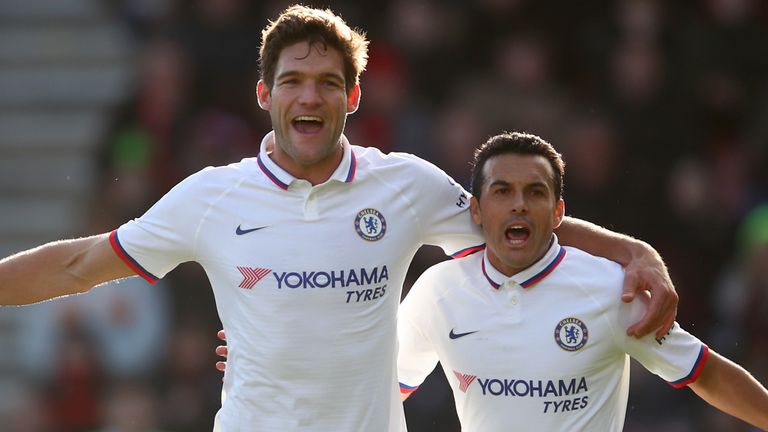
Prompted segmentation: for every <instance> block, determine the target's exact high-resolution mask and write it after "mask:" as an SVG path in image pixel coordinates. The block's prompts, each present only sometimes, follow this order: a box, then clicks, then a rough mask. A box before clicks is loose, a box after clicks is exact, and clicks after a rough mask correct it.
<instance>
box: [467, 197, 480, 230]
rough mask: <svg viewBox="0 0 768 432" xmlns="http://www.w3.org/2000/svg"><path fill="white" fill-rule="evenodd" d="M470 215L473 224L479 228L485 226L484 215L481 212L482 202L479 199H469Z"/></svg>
mask: <svg viewBox="0 0 768 432" xmlns="http://www.w3.org/2000/svg"><path fill="white" fill-rule="evenodd" d="M469 213H470V214H471V215H472V222H474V223H475V225H477V226H482V225H483V218H482V216H483V213H482V212H481V211H480V201H478V200H477V198H475V197H474V196H473V197H470V198H469Z"/></svg>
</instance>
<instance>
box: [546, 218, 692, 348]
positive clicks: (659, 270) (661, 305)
mask: <svg viewBox="0 0 768 432" xmlns="http://www.w3.org/2000/svg"><path fill="white" fill-rule="evenodd" d="M555 232H556V233H557V236H558V238H559V239H560V242H561V243H562V244H565V245H569V246H575V247H578V248H579V249H582V250H584V251H586V252H588V253H590V254H592V255H598V256H602V257H605V258H608V259H610V260H612V261H615V262H617V263H619V264H621V265H622V266H624V270H625V272H626V277H625V279H624V292H623V294H622V300H624V301H625V302H629V301H632V300H633V299H634V298H635V295H636V294H637V293H639V292H642V291H650V292H651V302H650V305H649V309H648V312H646V313H645V315H644V316H643V317H642V318H641V320H640V321H638V322H637V323H635V324H633V325H631V326H630V327H629V328H628V329H627V334H629V335H631V336H636V337H642V336H645V335H646V334H648V333H651V332H655V335H656V338H657V339H659V338H661V337H663V336H664V334H666V333H667V330H669V328H670V327H671V326H672V323H673V322H674V321H675V315H676V314H677V301H678V296H677V292H675V287H674V285H673V284H672V280H671V279H670V277H669V272H668V271H667V266H666V265H665V264H664V261H663V260H662V259H661V256H660V255H659V254H658V253H657V252H656V250H655V249H653V248H652V247H651V246H650V245H649V244H648V243H645V242H643V241H640V240H637V239H634V238H632V237H629V236H627V235H623V234H619V233H615V232H613V231H609V230H607V229H605V228H602V227H600V226H598V225H595V224H593V223H590V222H586V221H583V220H581V219H575V218H571V217H566V218H565V219H564V220H563V223H562V224H561V225H560V227H559V228H558V229H557V230H556V231H555Z"/></svg>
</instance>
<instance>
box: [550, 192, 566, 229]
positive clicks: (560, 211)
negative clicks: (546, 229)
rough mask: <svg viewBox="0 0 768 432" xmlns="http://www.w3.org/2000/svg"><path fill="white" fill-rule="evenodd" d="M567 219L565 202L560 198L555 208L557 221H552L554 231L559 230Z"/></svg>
mask: <svg viewBox="0 0 768 432" xmlns="http://www.w3.org/2000/svg"><path fill="white" fill-rule="evenodd" d="M563 218H565V201H563V199H562V198H560V199H559V200H558V201H557V206H555V219H554V220H553V221H552V229H557V227H559V226H560V224H561V223H563Z"/></svg>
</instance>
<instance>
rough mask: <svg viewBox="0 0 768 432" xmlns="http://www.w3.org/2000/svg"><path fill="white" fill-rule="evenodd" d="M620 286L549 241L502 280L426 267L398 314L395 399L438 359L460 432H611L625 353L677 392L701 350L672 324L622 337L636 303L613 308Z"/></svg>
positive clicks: (450, 266) (608, 264) (493, 274)
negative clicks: (657, 332)
mask: <svg viewBox="0 0 768 432" xmlns="http://www.w3.org/2000/svg"><path fill="white" fill-rule="evenodd" d="M623 278H624V273H623V270H622V269H621V267H620V266H619V265H618V264H616V263H614V262H612V261H609V260H606V259H603V258H599V257H595V256H592V255H589V254H587V253H585V252H583V251H581V250H579V249H575V248H571V247H561V246H560V245H559V244H558V243H557V238H556V237H555V236H553V243H552V245H551V247H550V248H549V250H548V251H547V253H546V255H545V256H544V257H543V258H542V259H541V260H539V261H538V262H536V263H535V264H534V265H533V266H531V267H529V268H528V269H526V270H525V271H522V272H520V273H518V274H516V275H514V276H512V277H507V276H504V275H503V274H502V273H500V272H499V271H497V270H496V269H495V268H494V267H493V266H491V264H490V262H489V261H488V259H487V256H486V254H485V253H477V254H474V255H471V256H469V257H466V258H462V259H458V260H453V261H448V262H444V263H440V264H438V265H436V266H434V267H432V268H430V269H429V270H427V271H426V272H425V273H424V274H423V275H422V276H421V278H419V280H418V281H417V282H416V284H415V285H414V286H413V288H412V289H411V291H410V292H409V293H408V296H407V297H406V298H405V300H404V301H403V304H402V305H401V308H400V316H399V319H398V322H399V325H398V327H399V329H398V333H399V339H400V352H399V359H398V368H399V371H398V372H399V379H400V382H401V391H402V392H404V393H408V392H411V391H414V390H415V389H416V388H418V386H419V385H420V384H421V383H422V382H423V380H424V378H425V377H426V376H427V375H428V374H429V373H430V372H431V371H432V370H433V369H434V367H435V365H436V364H437V362H438V360H439V361H440V363H441V365H442V367H443V370H444V371H445V375H446V377H447V378H448V381H449V383H450V385H451V389H452V390H453V395H454V399H455V401H456V411H457V413H458V415H459V419H460V420H461V424H462V428H463V430H465V431H469V432H493V431H508V430H535V431H580V430H583V431H621V430H622V427H623V425H624V415H625V411H626V405H627V397H628V392H629V357H630V356H631V357H632V358H635V359H637V360H638V361H639V362H640V363H641V364H642V365H643V366H644V367H645V368H646V369H648V370H649V371H651V372H653V373H655V374H656V375H659V376H660V377H662V378H663V379H665V380H667V381H668V382H670V383H671V384H672V385H674V386H675V387H682V386H684V385H687V384H689V383H691V382H693V381H694V380H695V379H696V377H697V375H698V373H699V372H700V370H701V367H702V366H703V364H704V360H705V358H706V356H707V353H708V349H707V346H706V345H704V344H703V343H702V342H701V341H699V340H698V339H696V338H695V337H693V336H692V335H690V334H688V333H686V332H685V331H684V330H682V329H681V328H680V327H679V326H678V325H677V324H676V323H675V325H674V327H673V329H672V330H671V332H670V333H669V334H668V335H667V336H666V337H665V338H664V339H663V340H661V341H660V342H657V341H656V340H655V339H654V338H653V336H652V335H649V336H646V337H644V338H642V339H636V338H634V337H629V336H627V335H626V329H627V327H629V325H631V324H633V323H634V322H636V321H638V320H639V319H640V317H641V316H642V314H643V313H644V311H645V307H646V306H645V304H644V303H643V301H639V300H636V301H634V302H632V303H629V304H627V303H623V302H622V301H621V290H622V283H623Z"/></svg>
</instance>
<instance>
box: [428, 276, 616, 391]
mask: <svg viewBox="0 0 768 432" xmlns="http://www.w3.org/2000/svg"><path fill="white" fill-rule="evenodd" d="M483 288H486V289H487V291H481V292H480V294H478V293H470V294H468V295H465V296H461V297H460V298H455V299H451V300H450V301H448V300H446V301H443V302H441V303H440V304H439V305H438V308H439V310H440V314H439V315H440V316H441V317H442V318H441V319H439V320H437V322H436V323H435V327H434V329H433V331H432V335H433V336H434V337H436V338H438V343H437V344H436V345H437V346H439V347H440V348H439V349H440V350H441V351H442V353H441V355H440V357H441V358H444V359H450V363H451V365H450V366H451V367H452V368H454V369H455V370H457V371H460V372H461V373H462V374H466V373H471V374H472V375H477V376H487V377H499V378H501V377H506V378H510V379H533V380H539V379H543V380H545V381H546V380H551V379H552V380H558V379H567V380H570V379H572V378H577V379H580V378H581V377H583V376H588V375H590V374H593V373H595V372H596V371H599V370H600V369H602V368H604V367H605V365H607V364H609V363H610V362H613V361H615V360H616V359H617V358H618V356H621V355H623V352H620V350H619V349H618V347H617V346H616V344H615V340H616V339H615V333H614V332H615V331H617V329H616V328H615V325H614V324H613V323H614V320H613V318H612V311H611V308H610V307H608V306H606V305H605V304H604V303H603V302H601V301H598V300H597V299H595V298H592V297H590V296H588V295H585V293H584V292H583V291H581V290H579V289H578V288H577V287H571V286H567V285H561V286H559V287H557V289H555V288H553V287H542V286H539V287H536V288H534V289H525V288H521V287H512V288H510V287H506V286H502V287H501V289H499V290H493V289H492V288H490V287H483ZM542 288H552V289H551V290H550V292H545V291H544V289H542ZM537 289H538V290H539V291H535V290H537Z"/></svg>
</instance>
